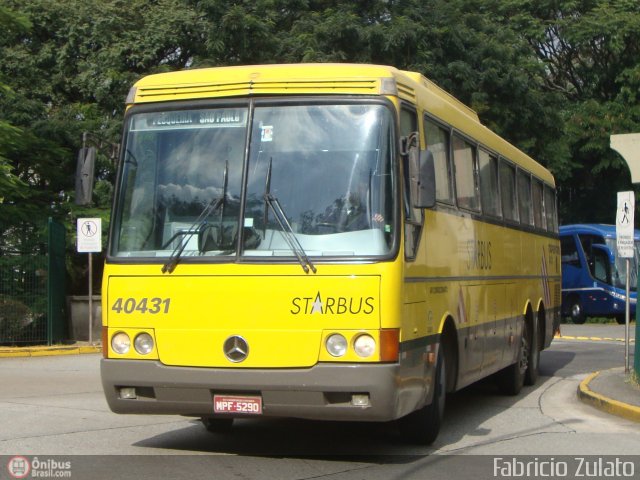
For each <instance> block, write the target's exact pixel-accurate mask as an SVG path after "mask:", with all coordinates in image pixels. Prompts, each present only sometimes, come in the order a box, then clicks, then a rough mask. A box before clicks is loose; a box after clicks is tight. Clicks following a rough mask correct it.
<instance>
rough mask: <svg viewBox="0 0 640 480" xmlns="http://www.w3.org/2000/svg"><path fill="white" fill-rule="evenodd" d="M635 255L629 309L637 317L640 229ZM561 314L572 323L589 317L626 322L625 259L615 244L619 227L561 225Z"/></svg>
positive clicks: (636, 240)
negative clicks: (619, 253) (620, 255)
mask: <svg viewBox="0 0 640 480" xmlns="http://www.w3.org/2000/svg"><path fill="white" fill-rule="evenodd" d="M634 238H635V256H634V258H633V259H632V261H631V262H629V264H630V286H631V289H630V297H631V299H630V307H631V308H630V312H631V318H632V319H633V318H635V310H636V298H637V287H636V286H637V284H638V258H640V256H639V252H640V230H635V234H634ZM560 249H561V256H562V314H563V316H565V317H570V318H571V320H572V321H573V323H578V324H580V323H584V322H585V321H586V319H587V318H588V317H609V318H615V319H616V320H617V322H618V323H619V324H623V323H625V303H626V285H625V282H626V266H625V264H626V261H625V259H624V258H620V257H619V255H618V251H617V248H616V227H615V226H614V225H601V224H576V225H564V226H561V227H560Z"/></svg>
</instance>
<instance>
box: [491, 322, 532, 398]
mask: <svg viewBox="0 0 640 480" xmlns="http://www.w3.org/2000/svg"><path fill="white" fill-rule="evenodd" d="M528 330H529V329H528V328H527V327H526V325H525V326H523V330H522V337H521V339H520V347H519V348H518V356H517V360H516V362H515V363H514V364H512V365H509V366H508V367H507V368H505V369H503V370H500V371H499V372H498V374H497V377H496V380H497V383H498V388H499V389H500V391H501V392H502V393H503V394H504V395H518V394H519V393H520V390H522V387H523V386H524V380H525V374H526V372H527V369H528V367H529V358H530V357H529V349H530V348H531V342H530V339H529V334H528Z"/></svg>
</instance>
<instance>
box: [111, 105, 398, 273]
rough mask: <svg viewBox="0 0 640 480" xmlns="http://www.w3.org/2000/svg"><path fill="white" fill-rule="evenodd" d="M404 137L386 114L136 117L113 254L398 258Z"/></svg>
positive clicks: (308, 108)
mask: <svg viewBox="0 0 640 480" xmlns="http://www.w3.org/2000/svg"><path fill="white" fill-rule="evenodd" d="M393 131H394V130H393V120H392V114H391V111H390V110H389V109H388V108H387V107H385V106H384V105H381V104H366V103H349V104H324V103H323V104H320V103H318V104H307V105H305V104H299V103H296V104H290V103H289V104H273V103H269V104H267V103H257V104H256V106H255V108H253V109H250V108H249V105H248V104H245V105H239V106H234V107H230V106H223V107H220V108H202V109H190V110H170V111H153V112H148V111H147V112H140V113H132V114H131V115H129V117H128V121H127V124H126V131H125V144H124V156H123V162H124V163H123V167H122V173H121V177H120V188H119V194H118V197H117V200H116V204H115V215H114V228H113V238H112V241H111V252H110V253H111V255H113V256H117V257H164V258H165V260H166V258H167V257H177V256H180V257H181V258H182V259H190V258H195V257H204V258H208V259H218V260H223V261H224V260H226V261H231V260H235V259H236V258H238V257H246V258H248V257H262V258H263V259H264V257H283V256H284V257H290V256H299V252H298V251H297V250H302V252H303V253H304V255H306V256H315V257H341V258H343V257H356V256H357V257H361V256H380V255H388V254H389V253H390V252H391V250H392V248H393V245H395V238H394V235H395V233H394V232H395V230H396V228H395V222H396V219H395V217H394V215H395V211H396V208H395V204H394V197H393V194H392V192H393V191H394V182H395V181H396V180H395V175H394V168H393V167H392V158H393V155H394V144H395V140H394V133H393ZM274 205H275V206H276V207H277V208H274ZM278 212H280V213H281V214H282V215H278Z"/></svg>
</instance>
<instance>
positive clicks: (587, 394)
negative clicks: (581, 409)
mask: <svg viewBox="0 0 640 480" xmlns="http://www.w3.org/2000/svg"><path fill="white" fill-rule="evenodd" d="M631 371H632V372H633V368H632V369H631ZM578 398H580V400H582V401H583V402H585V403H588V404H590V405H593V406H594V407H596V408H598V409H599V410H602V411H604V412H607V413H611V414H613V415H617V416H619V417H623V418H626V419H628V420H633V421H635V422H640V386H638V384H636V383H634V382H633V381H632V380H631V378H630V375H629V374H625V373H624V367H618V368H612V369H610V370H603V371H601V372H594V373H592V374H591V375H589V376H588V377H587V378H585V379H584V380H583V381H582V382H581V383H580V385H579V386H578Z"/></svg>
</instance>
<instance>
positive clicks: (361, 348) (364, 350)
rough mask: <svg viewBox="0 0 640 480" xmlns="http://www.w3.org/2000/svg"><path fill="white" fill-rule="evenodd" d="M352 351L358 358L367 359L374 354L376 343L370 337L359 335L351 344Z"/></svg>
mask: <svg viewBox="0 0 640 480" xmlns="http://www.w3.org/2000/svg"><path fill="white" fill-rule="evenodd" d="M353 349H354V350H355V351H356V354H358V356H359V357H362V358H368V357H370V356H371V355H373V354H374V353H376V341H375V340H374V338H373V337H372V336H371V335H360V336H359V337H358V338H356V341H355V342H354V343H353Z"/></svg>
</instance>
